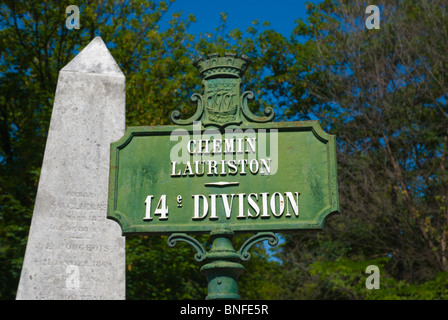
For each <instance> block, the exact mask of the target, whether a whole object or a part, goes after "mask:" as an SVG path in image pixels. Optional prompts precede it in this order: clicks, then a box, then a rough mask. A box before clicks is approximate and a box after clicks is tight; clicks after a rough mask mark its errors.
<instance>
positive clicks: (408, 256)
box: [272, 1, 448, 298]
mask: <svg viewBox="0 0 448 320" xmlns="http://www.w3.org/2000/svg"><path fill="white" fill-rule="evenodd" d="M367 5H368V4H367V3H365V2H364V1H324V2H323V3H321V4H319V5H313V4H309V5H308V15H309V16H308V19H307V22H304V21H299V22H298V24H297V27H296V29H295V31H294V34H293V37H292V38H291V41H290V45H289V46H288V47H287V48H288V50H287V54H286V55H292V56H293V57H294V58H293V64H291V65H289V67H288V68H287V70H285V71H284V72H282V73H280V74H277V75H276V78H277V79H278V80H277V82H278V84H277V85H276V86H277V88H276V89H274V90H276V91H277V92H281V93H282V94H285V93H286V97H288V98H289V99H288V100H286V102H285V107H286V108H287V110H288V111H287V113H286V114H287V115H288V116H289V117H291V118H292V117H300V118H311V119H319V120H320V121H321V124H322V126H323V127H324V128H325V129H326V130H327V131H328V132H330V133H332V134H335V135H336V137H337V139H338V163H339V168H338V176H339V192H340V202H341V213H342V215H341V216H339V217H335V218H333V219H332V218H330V219H328V221H327V227H326V230H325V232H323V233H319V234H311V235H310V234H307V235H299V236H288V237H287V241H286V244H285V246H284V247H283V251H282V252H281V256H282V257H283V259H284V261H285V262H284V263H292V264H293V265H294V266H295V268H296V269H295V271H297V269H298V270H300V271H301V272H295V274H300V275H301V276H300V277H301V278H300V277H299V278H297V277H296V278H297V283H298V282H299V281H302V280H303V281H305V282H306V283H307V284H309V285H308V286H307V288H308V289H309V291H308V292H306V293H304V292H303V291H302V292H300V289H298V290H299V291H297V287H296V286H297V285H293V286H292V287H291V291H292V292H295V294H307V295H308V296H310V297H322V296H324V297H337V295H332V294H331V293H328V292H327V291H325V290H324V289H323V286H325V285H328V282H325V283H320V285H318V284H317V283H316V282H313V281H314V280H315V278H312V279H309V278H308V277H309V276H310V273H309V272H310V264H311V263H319V261H322V263H324V262H328V261H337V260H336V259H348V260H350V261H354V262H356V261H370V260H373V259H376V258H378V257H389V258H390V259H389V260H388V262H387V264H384V268H385V270H386V271H387V275H388V276H391V277H392V278H393V279H395V280H396V281H405V282H406V283H412V284H420V283H425V281H431V280H432V279H434V278H435V277H436V275H437V274H439V273H440V272H443V274H445V276H447V274H446V272H447V271H448V269H447V268H448V265H447V248H446V241H447V228H448V211H447V208H448V206H447V199H448V180H447V178H448V175H447V171H446V152H447V147H448V145H447V135H448V131H447V129H448V106H447V95H446V92H447V84H448V82H447V80H448V79H447V74H448V73H447V67H448V60H447V58H446V55H445V54H444V52H446V49H447V47H446V41H445V40H444V39H445V38H446V36H447V34H448V23H447V21H448V20H447V19H446V17H447V14H448V13H447V8H446V5H445V4H444V3H443V1H389V2H387V4H384V5H382V6H381V7H380V15H381V23H380V29H371V30H369V29H367V28H366V27H365V24H364V21H365V19H366V17H367V15H366V14H365V8H366V7H367ZM304 38H305V39H306V42H303V41H301V40H302V39H304ZM272 60H275V59H272ZM339 261H341V264H340V266H341V268H343V264H342V260H339ZM354 262H353V263H354ZM293 272H294V271H293ZM315 274H316V273H315ZM347 281H349V280H347ZM345 285H346V286H349V285H348V283H345ZM348 296H349V297H352V298H353V297H355V296H350V295H348ZM356 297H360V296H356ZM361 297H362V296H361Z"/></svg>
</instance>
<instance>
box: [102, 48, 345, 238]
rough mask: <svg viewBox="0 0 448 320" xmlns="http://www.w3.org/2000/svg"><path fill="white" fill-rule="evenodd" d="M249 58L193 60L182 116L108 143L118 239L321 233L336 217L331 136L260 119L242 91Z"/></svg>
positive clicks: (268, 116) (311, 125)
mask: <svg viewBox="0 0 448 320" xmlns="http://www.w3.org/2000/svg"><path fill="white" fill-rule="evenodd" d="M249 64H250V61H249V60H248V59H247V58H246V57H244V56H243V57H237V56H236V55H234V54H226V55H225V56H224V57H219V56H217V55H211V56H209V58H208V59H206V60H204V59H199V60H197V61H196V62H195V66H196V67H197V68H198V70H199V72H200V74H201V76H202V79H203V80H202V84H203V88H204V92H203V93H202V94H194V95H193V96H192V100H194V101H197V111H196V113H195V114H194V115H193V116H192V117H191V118H189V119H185V120H183V119H180V117H181V116H180V114H179V113H178V112H174V113H173V115H172V120H173V122H174V123H175V125H171V126H150V127H149V126H148V127H129V128H128V129H127V131H126V133H125V135H124V136H123V137H122V138H121V139H120V140H119V141H116V142H114V143H112V144H111V162H110V180H109V203H108V218H110V219H113V220H116V221H117V222H118V223H119V224H120V226H121V228H122V231H123V234H124V235H131V234H154V233H164V234H170V233H179V232H185V233H199V232H207V233H208V232H212V231H213V230H216V229H217V227H220V226H225V227H226V228H230V230H232V231H236V232H239V231H241V232H244V231H250V232H257V231H282V230H298V229H320V228H322V227H323V223H324V220H325V218H326V217H327V216H328V215H329V214H331V213H334V212H338V211H339V198H338V188H337V173H336V147H335V137H334V136H333V135H330V134H327V133H325V132H324V131H323V130H322V129H321V127H320V125H319V123H318V122H317V121H299V122H271V121H272V119H273V116H274V113H273V111H272V109H270V108H268V109H267V110H265V116H264V117H257V116H255V115H254V114H252V113H251V112H250V110H249V108H248V100H249V99H252V98H253V94H252V92H249V91H247V92H243V93H242V92H240V90H241V77H242V75H243V74H244V71H245V70H246V69H247V67H248V66H249Z"/></svg>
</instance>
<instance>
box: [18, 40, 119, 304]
mask: <svg viewBox="0 0 448 320" xmlns="http://www.w3.org/2000/svg"><path fill="white" fill-rule="evenodd" d="M124 130H125V77H124V75H123V73H122V72H121V70H120V68H119V67H118V65H117V64H116V62H115V60H114V59H113V57H112V56H111V54H110V52H109V51H108V50H107V47H106V45H105V44H104V42H103V40H102V39H101V38H99V37H97V38H95V39H94V40H92V42H91V43H90V44H89V45H88V46H87V47H86V48H84V49H83V50H82V51H81V52H80V53H79V54H78V55H77V56H76V57H75V58H74V59H73V60H72V61H71V62H70V63H69V64H68V65H66V66H65V67H64V68H63V69H62V70H61V71H60V73H59V79H58V85H57V89H56V96H55V101H54V107H53V113H52V118H51V124H50V129H49V133H48V139H47V144H46V148H45V155H44V160H43V165H42V171H41V176H40V180H39V187H38V192H37V197H36V202H35V207H34V213H33V218H32V223H31V228H30V234H29V238H28V244H27V248H26V254H25V260H24V264H23V268H22V274H21V278H20V283H19V287H18V292H17V299H58V300H59V299H124V298H125V240H124V237H122V235H121V229H120V227H119V226H118V225H117V224H116V223H115V222H113V221H110V220H107V219H106V215H107V197H108V178H109V161H110V159H109V154H110V143H111V142H112V141H115V140H118V139H119V138H120V137H121V136H122V135H123V133H124Z"/></svg>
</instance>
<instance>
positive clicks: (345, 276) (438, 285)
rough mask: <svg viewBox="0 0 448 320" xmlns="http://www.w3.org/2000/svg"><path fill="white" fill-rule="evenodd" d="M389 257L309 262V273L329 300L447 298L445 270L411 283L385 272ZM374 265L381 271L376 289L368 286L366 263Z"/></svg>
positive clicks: (313, 287)
mask: <svg viewBox="0 0 448 320" xmlns="http://www.w3.org/2000/svg"><path fill="white" fill-rule="evenodd" d="M389 260H390V258H377V259H374V260H368V261H361V260H360V261H355V260H351V259H343V258H338V259H336V260H335V261H324V260H319V261H316V262H314V263H312V264H311V265H310V270H309V274H310V276H311V277H314V278H315V281H317V282H320V287H321V288H322V289H321V290H322V293H321V294H322V295H323V296H328V297H331V298H332V299H364V300H436V299H447V298H448V273H446V272H440V273H438V274H437V276H436V277H435V278H434V279H431V280H428V281H425V282H422V283H419V284H413V283H409V282H407V281H404V280H400V281H398V280H396V279H394V278H393V277H392V276H391V275H390V274H388V273H387V263H388V262H389ZM369 265H374V266H377V267H378V268H379V270H380V273H379V275H380V276H379V283H380V288H379V289H367V287H366V281H368V276H369V275H370V274H369V273H365V271H366V268H367V266H369ZM307 286H311V288H307V287H305V288H304V289H303V290H304V291H307V290H313V289H315V287H316V282H314V283H311V284H307Z"/></svg>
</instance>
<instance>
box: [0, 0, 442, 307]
mask: <svg viewBox="0 0 448 320" xmlns="http://www.w3.org/2000/svg"><path fill="white" fill-rule="evenodd" d="M171 4H172V1H146V0H130V1H101V2H99V1H89V2H84V3H82V4H80V11H81V29H79V30H68V29H67V28H65V19H66V14H65V8H66V6H67V4H66V3H62V2H61V1H55V0H53V1H42V2H40V3H35V2H29V1H24V0H14V1H12V0H11V1H3V2H2V3H1V4H0V281H1V283H2V285H1V286H0V299H13V298H14V297H15V291H16V288H17V282H18V279H19V275H20V268H21V263H22V259H23V255H24V250H25V244H26V236H27V234H28V229H29V224H30V218H31V215H32V211H33V204H34V199H35V195H36V189H37V184H38V180H39V172H40V166H41V163H42V158H43V152H44V147H45V141H46V134H47V130H48V125H49V120H50V117H51V108H52V104H53V98H54V92H55V89H56V83H57V77H58V72H59V70H60V69H61V68H62V67H63V66H65V65H66V64H67V63H68V62H69V61H70V60H71V59H72V58H73V57H74V56H75V54H76V53H77V52H78V51H79V49H80V48H83V47H84V46H85V45H87V44H88V43H89V41H90V40H91V39H93V37H95V36H96V35H101V37H102V38H103V40H104V41H105V42H106V43H107V45H108V47H109V48H110V50H111V53H112V55H113V56H114V58H115V60H116V61H117V62H118V63H119V65H120V67H121V69H122V70H123V72H124V73H125V75H126V100H127V101H126V103H127V106H126V107H127V124H128V125H159V124H168V123H169V115H170V113H171V112H172V111H173V110H174V109H178V110H179V111H181V112H182V114H183V116H184V117H187V116H189V115H191V114H192V113H193V112H194V108H195V106H194V104H192V103H191V104H190V103H189V99H190V96H191V94H192V93H194V92H199V91H200V90H201V88H200V81H199V80H198V76H197V71H196V70H195V69H194V67H193V66H192V64H191V61H192V60H193V58H194V57H195V56H197V55H198V54H209V53H212V52H219V53H221V54H222V53H224V52H236V53H239V54H243V53H244V54H246V55H247V56H249V58H251V59H252V61H253V64H252V66H251V68H249V70H248V72H247V74H246V75H245V88H243V90H251V91H253V92H254V93H255V100H254V101H253V102H251V103H250V105H249V106H250V108H251V110H252V111H253V112H255V113H259V112H261V111H262V109H263V108H264V107H266V106H273V107H274V109H275V111H276V120H277V121H278V120H307V119H318V120H319V121H320V123H321V126H322V127H323V128H324V129H325V130H326V131H328V132H330V133H332V134H335V135H336V136H337V141H338V165H339V167H338V177H339V192H340V205H341V213H342V214H341V215H339V216H335V217H330V218H329V219H328V221H326V226H325V230H324V231H323V232H305V233H295V234H284V235H283V237H284V242H283V244H282V245H281V246H279V248H278V249H277V250H276V260H272V259H271V257H270V256H269V255H267V254H266V252H265V250H264V249H263V247H260V246H258V247H255V248H252V249H251V252H252V259H251V261H250V262H248V263H247V264H245V267H246V271H245V272H244V273H243V275H242V276H241V278H240V293H241V295H242V297H243V298H245V299H283V298H284V299H447V298H448V297H447V290H448V289H447V283H448V280H447V274H448V262H447V261H448V256H447V241H448V174H447V168H448V163H447V150H448V129H447V128H448V107H447V102H448V96H447V94H446V93H447V92H448V78H447V76H448V70H447V69H448V60H447V59H448V58H447V57H448V56H447V55H446V52H448V48H447V42H446V35H447V34H448V19H447V16H448V13H447V8H446V5H445V3H444V2H443V1H442V0H436V1H429V0H421V1H411V0H405V1H391V2H387V3H386V4H384V5H383V6H382V7H381V24H380V29H379V30H367V29H366V28H365V26H364V21H365V18H366V15H365V12H364V10H365V6H366V4H365V1H361V0H347V1H346V0H344V1H343V0H325V1H322V2H321V3H320V4H312V3H310V4H308V6H307V10H308V12H307V19H306V20H298V21H297V24H296V27H295V29H294V31H293V33H292V34H291V37H289V38H288V37H285V36H284V35H281V34H279V33H278V32H276V31H275V30H272V29H270V28H269V23H259V22H258V21H254V23H253V25H252V26H251V28H249V29H248V30H246V31H245V32H244V31H242V30H239V29H235V30H230V31H228V32H226V30H227V29H226V20H227V18H228V17H227V14H225V13H222V14H221V22H220V24H219V26H218V28H217V29H216V30H212V31H211V32H210V33H205V34H201V35H200V36H198V37H194V36H193V35H191V34H189V32H188V27H189V25H190V24H192V23H194V22H195V21H196V18H195V17H194V16H193V15H188V14H183V13H180V12H177V13H172V14H171V17H169V18H170V20H169V25H168V27H167V28H165V29H164V30H161V28H160V22H161V19H162V18H163V17H166V16H167V15H168V14H169V13H168V10H169V9H170V8H171ZM199 239H201V240H200V241H203V242H205V241H206V239H205V238H202V237H199ZM240 241H242V239H240V238H238V237H236V238H235V248H238V247H239V245H241V243H242V242H240ZM193 255H194V252H193V250H192V249H191V248H190V247H188V246H186V245H178V246H176V248H168V247H167V245H166V238H165V237H130V238H128V239H127V262H126V263H127V270H128V271H127V298H128V299H202V298H203V297H204V296H205V294H206V292H205V278H204V277H203V276H202V275H201V274H199V272H198V270H199V267H200V264H198V263H196V262H195V260H194V259H193ZM378 257H382V258H378ZM384 257H387V258H384ZM370 264H375V265H378V266H379V267H380V270H381V278H380V281H381V289H379V290H374V289H372V290H367V289H366V288H365V279H366V277H367V275H366V274H365V268H366V266H367V265H370Z"/></svg>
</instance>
